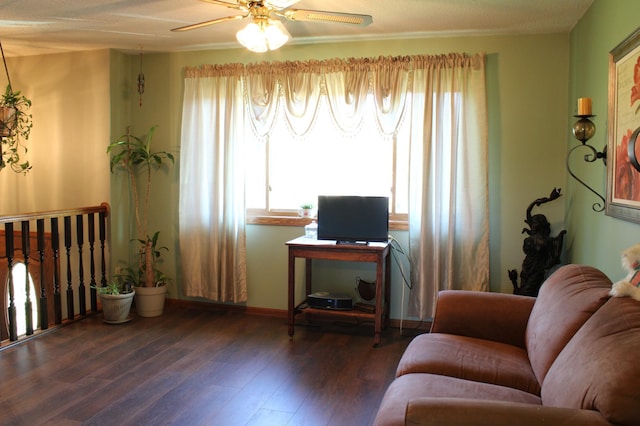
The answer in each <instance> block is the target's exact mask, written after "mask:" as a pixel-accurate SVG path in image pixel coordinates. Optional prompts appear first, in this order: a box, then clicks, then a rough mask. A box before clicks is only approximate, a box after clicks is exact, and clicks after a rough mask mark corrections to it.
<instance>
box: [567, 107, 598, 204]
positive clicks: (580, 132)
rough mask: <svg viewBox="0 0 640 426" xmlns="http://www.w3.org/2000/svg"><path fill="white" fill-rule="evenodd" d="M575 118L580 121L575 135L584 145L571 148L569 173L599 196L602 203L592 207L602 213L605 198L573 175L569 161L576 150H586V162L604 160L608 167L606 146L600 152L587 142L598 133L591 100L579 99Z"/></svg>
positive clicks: (576, 123)
mask: <svg viewBox="0 0 640 426" xmlns="http://www.w3.org/2000/svg"><path fill="white" fill-rule="evenodd" d="M574 117H576V118H578V121H576V122H575V124H574V125H573V135H574V136H575V138H576V139H577V140H579V141H580V142H581V143H582V145H576V146H574V147H573V148H571V150H570V151H569V154H568V155H567V171H568V172H569V174H570V175H571V176H573V178H574V179H575V180H577V181H578V182H580V183H581V184H582V185H583V186H584V187H585V188H587V189H588V190H589V191H591V192H593V193H594V194H595V195H597V196H598V198H600V199H601V200H602V202H599V201H596V202H595V203H593V205H592V206H591V208H592V209H593V211H596V212H601V211H603V210H604V207H605V199H604V197H603V196H602V195H600V194H599V193H598V192H597V191H596V190H595V189H593V188H592V187H590V186H589V185H587V183H585V181H583V180H582V179H580V178H579V177H578V176H576V174H575V173H573V170H571V165H570V161H569V160H570V159H571V154H573V152H574V151H575V150H576V149H578V148H586V149H587V153H586V154H585V155H584V161H586V162H588V163H593V162H595V161H597V160H598V159H602V162H603V163H604V165H605V166H606V165H607V146H606V145H605V147H604V148H603V149H602V151H600V152H599V151H598V150H597V149H596V148H594V147H593V146H592V145H589V144H588V143H587V141H588V140H589V139H591V138H592V137H593V135H595V133H596V125H595V124H593V121H591V117H595V115H592V114H591V98H579V99H578V115H574Z"/></svg>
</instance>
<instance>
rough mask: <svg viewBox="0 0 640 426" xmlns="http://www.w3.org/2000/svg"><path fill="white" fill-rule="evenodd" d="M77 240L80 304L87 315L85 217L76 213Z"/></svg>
mask: <svg viewBox="0 0 640 426" xmlns="http://www.w3.org/2000/svg"><path fill="white" fill-rule="evenodd" d="M76 241H77V242H78V275H79V281H78V306H79V308H80V315H87V299H86V289H85V287H84V265H83V263H82V245H83V243H84V218H83V216H82V215H81V214H79V215H76Z"/></svg>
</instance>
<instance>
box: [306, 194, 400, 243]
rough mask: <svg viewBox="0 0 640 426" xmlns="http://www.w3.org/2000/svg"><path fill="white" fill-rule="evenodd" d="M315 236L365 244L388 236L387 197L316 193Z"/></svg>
mask: <svg viewBox="0 0 640 426" xmlns="http://www.w3.org/2000/svg"><path fill="white" fill-rule="evenodd" d="M318 239H319V240H335V241H337V242H338V243H343V244H344V243H348V244H357V243H362V244H366V243H369V242H386V241H388V239H389V198H388V197H376V196H356V195H320V196H318Z"/></svg>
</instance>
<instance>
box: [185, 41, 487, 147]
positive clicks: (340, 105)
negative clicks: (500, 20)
mask: <svg viewBox="0 0 640 426" xmlns="http://www.w3.org/2000/svg"><path fill="white" fill-rule="evenodd" d="M483 63H484V55H483V54H475V55H468V54H466V53H449V54H442V55H413V56H387V57H378V58H347V59H340V58H334V59H326V60H315V59H312V60H307V61H277V62H259V63H251V64H247V65H242V64H238V63H232V64H227V65H201V66H198V67H187V68H186V69H185V77H186V78H187V79H190V78H202V77H203V78H206V77H225V76H239V77H240V78H241V80H242V83H243V85H244V97H245V103H246V109H247V112H248V116H249V122H250V123H251V127H252V129H253V132H254V133H255V134H256V135H258V136H260V137H264V136H266V135H268V134H269V132H270V131H271V130H272V129H273V125H274V123H275V121H276V117H277V116H278V113H279V111H280V108H281V107H282V109H283V112H284V118H285V119H286V121H287V123H288V126H289V128H290V129H291V131H292V132H293V133H294V134H296V135H304V134H305V133H307V132H308V131H309V129H310V127H311V126H312V124H313V123H314V122H315V118H316V116H317V111H318V105H319V102H320V98H321V96H323V95H326V99H327V101H328V103H329V109H330V113H331V117H332V119H333V122H334V123H335V124H336V126H337V127H338V128H339V129H340V130H341V131H342V132H344V133H354V132H356V131H357V130H358V129H359V128H360V126H361V125H362V122H363V117H364V114H365V108H364V106H365V104H366V98H367V96H368V95H369V94H372V95H373V96H374V99H375V113H376V121H377V124H378V129H379V130H380V132H381V133H383V134H385V135H393V134H394V133H395V132H396V131H397V129H398V125H399V124H400V122H401V119H402V116H403V114H404V111H405V107H406V100H407V95H408V94H409V93H411V91H412V90H411V81H412V78H413V71H414V70H420V69H442V68H445V69H446V68H453V67H460V66H462V67H472V68H477V67H478V66H481V64H483ZM281 100H283V102H280V101H281Z"/></svg>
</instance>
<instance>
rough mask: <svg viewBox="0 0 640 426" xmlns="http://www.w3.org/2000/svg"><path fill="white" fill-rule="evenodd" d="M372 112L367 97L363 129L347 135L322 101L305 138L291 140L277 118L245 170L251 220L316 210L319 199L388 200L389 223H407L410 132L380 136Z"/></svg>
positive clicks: (253, 144) (254, 146)
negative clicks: (312, 207)
mask: <svg viewBox="0 0 640 426" xmlns="http://www.w3.org/2000/svg"><path fill="white" fill-rule="evenodd" d="M373 108H374V107H373V99H372V95H369V96H368V98H367V112H366V114H365V118H364V120H363V122H362V124H361V125H360V127H359V128H358V130H357V131H356V132H353V133H350V134H345V133H343V132H341V131H340V129H339V128H338V127H337V125H335V124H334V122H333V120H332V118H331V117H330V114H329V106H328V102H327V101H326V98H324V97H323V98H322V99H321V101H320V106H319V110H318V113H317V117H316V119H315V121H314V123H313V125H312V129H311V131H310V132H308V133H307V134H306V135H305V136H297V135H295V134H294V133H293V132H292V131H291V130H290V129H289V127H288V126H287V123H286V119H285V118H284V114H282V113H281V112H280V114H279V116H278V119H277V121H276V125H275V126H274V129H272V131H271V132H270V134H269V135H268V136H267V137H266V138H265V139H262V140H261V139H259V138H257V137H255V136H252V137H251V139H250V142H249V150H248V152H249V153H248V155H247V158H248V164H247V167H246V171H247V172H246V196H247V198H246V201H247V209H248V212H249V215H250V216H251V215H253V216H287V215H290V216H295V215H297V212H298V209H299V207H300V205H301V204H303V203H314V204H315V203H316V200H317V197H318V195H325V194H326V195H329V194H330V195H382V196H387V197H389V206H390V217H391V219H392V220H400V221H406V220H407V213H408V179H409V176H408V169H409V167H408V161H409V154H408V153H409V143H408V141H409V130H408V127H409V126H408V125H404V123H403V125H401V127H400V129H399V131H398V133H397V135H396V136H395V137H393V136H388V135H384V134H382V133H381V132H380V131H379V129H378V126H377V124H376V122H375V114H374V110H373ZM280 111H282V109H280ZM407 121H408V120H407ZM247 133H248V134H250V135H253V133H252V132H251V131H250V130H248V131H247Z"/></svg>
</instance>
